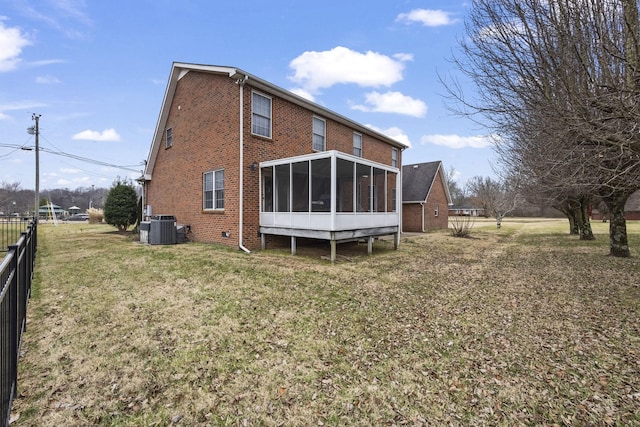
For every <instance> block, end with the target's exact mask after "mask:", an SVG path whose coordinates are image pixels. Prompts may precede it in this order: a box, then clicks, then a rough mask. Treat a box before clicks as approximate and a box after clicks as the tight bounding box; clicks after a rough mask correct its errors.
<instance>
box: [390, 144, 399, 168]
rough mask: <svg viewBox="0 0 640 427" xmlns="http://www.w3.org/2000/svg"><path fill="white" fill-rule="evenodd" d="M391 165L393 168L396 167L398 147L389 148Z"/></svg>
mask: <svg viewBox="0 0 640 427" xmlns="http://www.w3.org/2000/svg"><path fill="white" fill-rule="evenodd" d="M391 166H393V167H394V168H397V167H398V149H397V148H392V149H391Z"/></svg>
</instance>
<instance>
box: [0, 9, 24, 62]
mask: <svg viewBox="0 0 640 427" xmlns="http://www.w3.org/2000/svg"><path fill="white" fill-rule="evenodd" d="M30 44H31V41H30V40H29V39H28V38H27V37H26V36H25V35H24V34H23V33H22V32H21V31H20V29H19V28H17V27H5V26H4V23H3V22H2V21H1V20H0V72H3V71H11V70H14V69H15V68H16V67H17V65H18V63H19V62H20V61H21V60H22V59H21V58H20V54H21V53H22V48H23V47H25V46H29V45H30Z"/></svg>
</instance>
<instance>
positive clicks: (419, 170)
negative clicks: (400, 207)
mask: <svg viewBox="0 0 640 427" xmlns="http://www.w3.org/2000/svg"><path fill="white" fill-rule="evenodd" d="M438 173H439V174H440V180H441V181H442V183H443V184H444V191H445V194H446V195H447V203H448V204H451V203H452V202H451V195H450V194H449V188H448V187H447V184H446V180H445V178H444V173H443V171H442V162H441V161H440V160H437V161H435V162H426V163H416V164H413V165H405V166H402V203H423V202H424V201H426V200H427V197H429V193H430V192H431V189H432V188H433V183H434V182H435V180H436V176H437V174H438Z"/></svg>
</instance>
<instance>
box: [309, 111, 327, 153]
mask: <svg viewBox="0 0 640 427" xmlns="http://www.w3.org/2000/svg"><path fill="white" fill-rule="evenodd" d="M326 128H327V124H326V122H325V121H324V120H322V119H319V118H318V117H314V118H313V147H312V148H313V149H314V150H315V151H325V150H326V147H327V145H326Z"/></svg>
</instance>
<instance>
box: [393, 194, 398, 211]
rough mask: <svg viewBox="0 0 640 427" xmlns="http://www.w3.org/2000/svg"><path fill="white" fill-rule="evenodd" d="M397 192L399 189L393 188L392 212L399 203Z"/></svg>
mask: <svg viewBox="0 0 640 427" xmlns="http://www.w3.org/2000/svg"><path fill="white" fill-rule="evenodd" d="M396 193H397V190H396V189H395V188H392V189H391V212H395V211H396V204H397V203H398V200H397V196H396Z"/></svg>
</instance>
